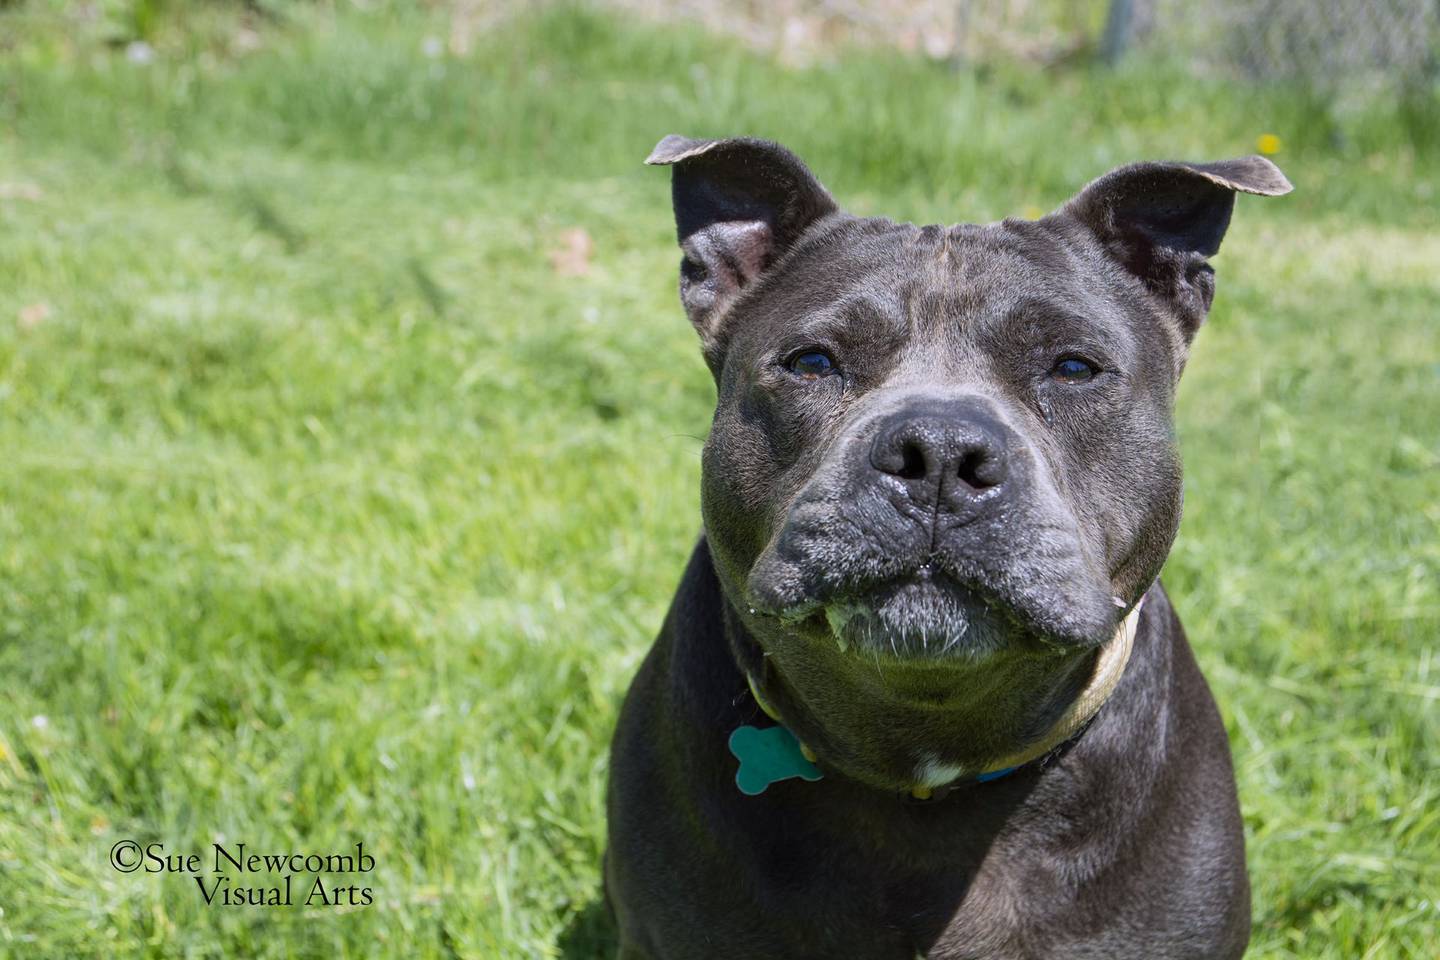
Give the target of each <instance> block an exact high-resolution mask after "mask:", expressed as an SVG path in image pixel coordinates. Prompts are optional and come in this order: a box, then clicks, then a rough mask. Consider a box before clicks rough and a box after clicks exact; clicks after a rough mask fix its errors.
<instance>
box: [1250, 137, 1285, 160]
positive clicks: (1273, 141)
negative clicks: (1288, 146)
mask: <svg viewBox="0 0 1440 960" xmlns="http://www.w3.org/2000/svg"><path fill="white" fill-rule="evenodd" d="M1255 149H1257V150H1259V151H1260V152H1261V153H1263V154H1265V156H1267V157H1268V156H1271V155H1273V154H1277V153H1279V152H1280V138H1279V137H1277V136H1275V134H1273V133H1262V134H1260V136H1258V137H1256V138H1255Z"/></svg>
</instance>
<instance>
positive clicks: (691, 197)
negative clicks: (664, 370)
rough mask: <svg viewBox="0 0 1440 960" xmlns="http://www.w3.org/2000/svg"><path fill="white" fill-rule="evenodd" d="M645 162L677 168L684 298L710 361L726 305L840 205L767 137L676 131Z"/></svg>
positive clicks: (674, 188) (677, 223)
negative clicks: (703, 136)
mask: <svg viewBox="0 0 1440 960" xmlns="http://www.w3.org/2000/svg"><path fill="white" fill-rule="evenodd" d="M645 162H646V163H650V164H660V165H665V166H670V167H673V168H674V170H673V172H672V174H671V192H672V195H673V199H674V204H675V227H676V231H677V233H678V234H679V239H680V249H681V250H683V251H684V253H685V259H684V260H683V261H682V262H681V264H680V301H681V302H682V303H683V304H684V305H685V312H686V313H687V314H689V316H690V322H691V323H693V324H694V325H695V329H696V330H697V331H699V333H700V339H701V341H702V342H703V343H704V346H705V352H706V356H707V358H709V359H711V360H712V362H713V360H714V358H715V354H716V353H718V352H719V343H718V339H719V338H718V333H719V329H718V328H719V325H720V324H719V321H720V318H721V317H723V316H724V314H725V310H726V308H727V307H729V305H730V304H731V303H733V302H734V300H735V298H736V297H737V296H738V295H739V294H740V291H741V290H743V289H744V288H745V287H746V286H747V285H748V284H750V283H751V282H752V281H754V280H755V278H756V277H758V276H759V275H760V274H761V273H763V272H764V271H765V269H766V268H767V267H769V266H770V265H771V264H772V263H774V262H775V261H776V260H777V259H779V257H780V256H781V255H782V254H784V253H785V251H786V250H788V249H789V248H790V247H791V246H792V245H793V244H794V243H795V241H796V240H797V239H799V238H800V236H801V235H802V234H803V233H804V232H805V231H806V230H807V229H808V228H809V227H810V226H811V225H812V224H813V223H815V221H817V220H819V219H820V218H821V217H824V216H826V215H827V214H830V213H834V212H835V210H836V209H837V208H836V206H835V201H834V200H832V199H831V198H830V194H828V193H826V192H825V188H824V187H822V186H821V185H820V182H819V181H818V180H816V179H815V176H814V174H812V173H811V172H810V170H809V169H808V168H807V167H806V166H805V164H804V163H802V162H801V161H800V158H799V157H797V156H795V155H794V154H793V153H791V152H790V151H789V150H786V149H785V148H784V147H782V146H780V145H779V144H777V143H771V142H770V141H768V140H756V139H752V138H750V137H737V138H734V139H730V140H693V139H691V138H689V137H681V136H676V135H675V134H671V135H670V136H668V137H666V138H665V139H664V140H661V141H660V142H659V143H657V144H656V145H655V149H654V150H652V151H650V156H648V157H646V158H645Z"/></svg>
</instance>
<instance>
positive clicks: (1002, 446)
mask: <svg viewBox="0 0 1440 960" xmlns="http://www.w3.org/2000/svg"><path fill="white" fill-rule="evenodd" d="M1007 434H1008V431H1007V430H1006V429H1005V427H1004V426H1003V425H1002V424H1001V423H1000V421H999V419H998V418H997V417H996V416H995V415H994V413H993V412H992V411H991V410H990V409H989V405H988V404H987V403H985V402H984V401H980V400H970V399H966V400H922V401H917V402H913V403H910V404H907V405H906V406H904V407H902V408H901V409H899V410H896V411H894V412H892V413H890V414H888V415H887V416H886V417H885V418H884V420H882V421H881V423H880V426H879V429H878V431H877V432H876V434H875V440H874V442H873V443H872V444H871V446H870V465H871V466H873V467H874V468H875V469H876V470H878V471H880V472H881V473H884V474H889V475H890V476H893V477H898V478H899V479H901V480H902V481H904V482H905V484H906V485H907V486H909V487H911V488H912V489H914V488H919V490H925V491H928V492H931V493H932V494H938V493H939V492H941V491H944V492H945V493H946V494H947V495H950V496H959V497H961V498H966V497H972V496H977V495H979V494H980V493H983V492H984V491H986V490H990V489H991V488H994V487H999V486H1000V485H1001V484H1003V483H1004V482H1005V477H1006V476H1007V475H1008V474H1009V457H1008V455H1007V451H1006V442H1005V441H1006V436H1007ZM917 492H919V491H918V490H917Z"/></svg>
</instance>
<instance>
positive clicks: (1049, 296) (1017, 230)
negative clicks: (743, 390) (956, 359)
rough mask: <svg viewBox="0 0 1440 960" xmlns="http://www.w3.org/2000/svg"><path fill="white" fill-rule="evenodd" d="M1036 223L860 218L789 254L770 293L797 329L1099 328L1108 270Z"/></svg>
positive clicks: (961, 336)
mask: <svg viewBox="0 0 1440 960" xmlns="http://www.w3.org/2000/svg"><path fill="white" fill-rule="evenodd" d="M1080 256H1081V255H1080V254H1077V252H1075V251H1073V250H1072V249H1071V248H1069V247H1067V246H1066V244H1065V243H1064V242H1063V241H1062V239H1061V238H1059V237H1057V236H1056V235H1055V234H1053V233H1052V232H1051V231H1050V230H1049V229H1048V228H1047V227H1045V226H1044V225H1043V224H1040V223H1034V222H1005V223H997V224H987V225H973V224H961V225H957V226H949V227H944V226H927V227H917V226H913V225H911V224H893V223H890V222H888V221H873V220H860V221H854V222H853V223H851V224H846V225H844V226H843V227H842V228H841V229H839V230H837V231H835V232H834V233H833V234H832V235H828V236H824V237H820V238H817V240H816V242H814V243H812V244H807V245H806V246H804V247H802V248H801V249H799V250H796V251H795V253H794V255H793V256H792V257H791V258H789V262H788V263H787V268H786V269H785V270H783V271H781V272H780V274H781V275H780V276H778V277H776V283H775V284H774V286H773V287H772V288H771V289H769V290H767V291H766V300H767V301H768V302H769V304H770V306H771V308H772V309H773V310H775V311H776V312H777V313H778V314H779V315H780V316H779V317H778V318H776V319H782V318H783V320H784V321H786V322H789V323H791V324H793V325H794V328H795V329H796V330H797V332H809V333H812V334H814V335H816V336H828V335H835V334H838V333H839V332H840V329H839V328H847V329H848V328H853V327H856V326H857V325H858V326H861V327H864V328H868V329H869V330H870V332H871V333H873V334H881V333H882V332H883V333H888V334H890V335H892V336H894V335H900V336H903V337H904V339H906V340H907V341H910V342H914V341H916V340H926V341H934V340H937V339H938V340H943V341H949V342H952V343H956V344H957V345H958V343H960V342H961V341H972V342H983V341H989V340H992V339H995V338H1002V339H1003V338H1005V337H1006V336H1008V335H1012V334H1015V333H1018V332H1019V331H1017V330H1015V329H1014V326H1015V325H1016V324H1024V325H1026V326H1032V325H1035V324H1039V325H1040V326H1041V327H1042V328H1043V327H1045V326H1055V327H1066V328H1070V332H1072V333H1073V332H1076V331H1077V328H1078V329H1079V331H1080V332H1090V333H1094V334H1101V333H1103V332H1104V329H1103V328H1107V327H1112V326H1113V324H1112V323H1109V322H1108V320H1109V315H1110V313H1111V312H1113V308H1112V307H1111V306H1110V304H1109V299H1108V298H1107V297H1106V296H1105V288H1104V279H1105V278H1104V277H1103V275H1097V274H1096V272H1095V271H1087V270H1084V269H1082V265H1081V260H1080Z"/></svg>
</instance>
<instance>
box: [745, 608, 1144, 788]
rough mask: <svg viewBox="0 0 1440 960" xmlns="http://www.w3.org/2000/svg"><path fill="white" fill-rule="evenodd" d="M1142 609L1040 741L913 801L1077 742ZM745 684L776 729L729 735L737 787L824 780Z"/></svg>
mask: <svg viewBox="0 0 1440 960" xmlns="http://www.w3.org/2000/svg"><path fill="white" fill-rule="evenodd" d="M1144 603H1145V598H1144V597H1141V598H1140V601H1139V602H1138V603H1136V604H1135V606H1134V607H1133V608H1132V609H1131V611H1130V612H1129V614H1127V615H1126V617H1125V619H1124V620H1121V621H1120V625H1119V626H1118V627H1116V628H1115V634H1114V636H1112V637H1111V638H1110V640H1109V641H1108V642H1107V643H1106V644H1105V645H1104V646H1103V647H1101V648H1100V656H1099V658H1098V659H1097V660H1096V662H1095V670H1094V673H1092V674H1091V677H1090V682H1089V683H1087V684H1086V685H1085V689H1084V690H1082V691H1080V695H1079V696H1077V697H1076V698H1075V700H1074V701H1073V702H1072V703H1071V704H1070V706H1069V707H1067V708H1066V710H1065V712H1064V713H1063V714H1061V716H1060V719H1059V720H1057V721H1056V722H1055V724H1054V725H1053V726H1052V727H1051V728H1050V729H1049V731H1048V732H1046V734H1045V736H1043V737H1041V738H1040V739H1039V740H1037V741H1035V743H1033V744H1031V745H1030V746H1028V747H1026V748H1025V749H1024V750H1021V751H1019V752H1018V753H1014V754H1011V755H1010V756H1008V757H1005V758H1004V759H1002V760H1001V761H1000V762H998V763H997V764H996V765H995V766H993V767H991V768H990V769H989V770H986V771H983V772H981V773H978V774H975V775H973V776H970V777H966V778H962V779H961V780H958V781H954V782H952V783H950V784H946V785H944V786H942V787H939V788H936V787H932V786H930V785H928V784H919V785H917V786H915V787H912V788H911V789H910V796H911V797H913V798H915V799H916V800H929V799H931V798H932V797H933V796H934V795H935V790H936V789H940V790H949V789H950V788H951V787H953V786H956V785H958V784H959V783H962V782H970V781H973V782H975V783H986V782H989V781H991V780H999V779H1000V778H1002V777H1005V776H1008V775H1009V774H1011V773H1014V772H1015V771H1016V770H1018V769H1020V768H1021V767H1023V766H1025V765H1026V764H1028V763H1032V762H1034V761H1035V760H1039V759H1040V758H1041V757H1044V756H1046V755H1048V754H1049V753H1051V752H1052V751H1054V750H1055V749H1057V748H1058V747H1060V746H1062V745H1063V744H1065V743H1066V742H1067V741H1069V740H1070V739H1071V738H1073V737H1075V736H1077V735H1078V734H1079V733H1080V732H1081V731H1083V730H1084V729H1085V726H1086V725H1087V724H1089V723H1090V721H1091V720H1093V719H1094V718H1095V715H1096V714H1097V713H1099V712H1100V708H1101V707H1102V706H1104V705H1105V701H1106V700H1108V699H1110V695H1111V694H1112V693H1114V692H1115V687H1116V686H1117V685H1118V684H1119V683H1120V677H1121V676H1122V675H1123V674H1124V672H1125V665H1126V664H1127V663H1129V661H1130V653H1131V651H1133V650H1134V648H1135V632H1136V630H1137V629H1138V626H1139V622H1140V608H1141V607H1142V606H1143V605H1144ZM745 681H746V683H748V684H749V686H750V695H751V696H752V697H753V698H754V699H755V705H756V706H758V707H759V708H760V710H761V711H762V712H763V713H764V714H765V715H766V716H767V717H769V718H770V719H771V720H773V721H775V724H776V725H775V726H773V727H765V728H760V727H753V726H749V725H748V724H747V725H745V726H741V727H738V728H736V729H735V731H734V732H732V733H731V734H730V743H729V746H730V752H731V753H732V754H734V756H735V759H737V760H739V761H740V767H739V769H738V770H736V772H735V785H736V787H738V788H739V789H740V792H741V793H743V794H745V795H746V796H756V795H758V794H761V793H764V792H765V789H766V788H767V787H769V786H770V784H772V783H778V782H779V781H781V780H789V779H792V778H795V777H799V778H800V779H802V780H807V781H811V782H813V781H816V780H820V779H822V778H823V777H824V774H823V773H822V772H821V771H820V768H819V767H818V766H817V765H816V762H817V757H816V756H815V752H814V751H813V750H811V749H810V748H809V747H808V746H806V745H805V744H804V743H802V742H801V741H800V740H799V738H797V737H796V736H795V734H793V733H791V732H790V729H789V728H788V727H787V726H785V721H783V720H782V719H780V714H779V712H778V711H777V710H776V709H775V708H774V707H773V706H771V705H770V703H769V701H767V700H766V699H765V698H764V697H763V696H761V695H760V688H759V685H758V684H756V682H755V677H754V676H753V675H752V674H751V673H749V671H746V673H745Z"/></svg>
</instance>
